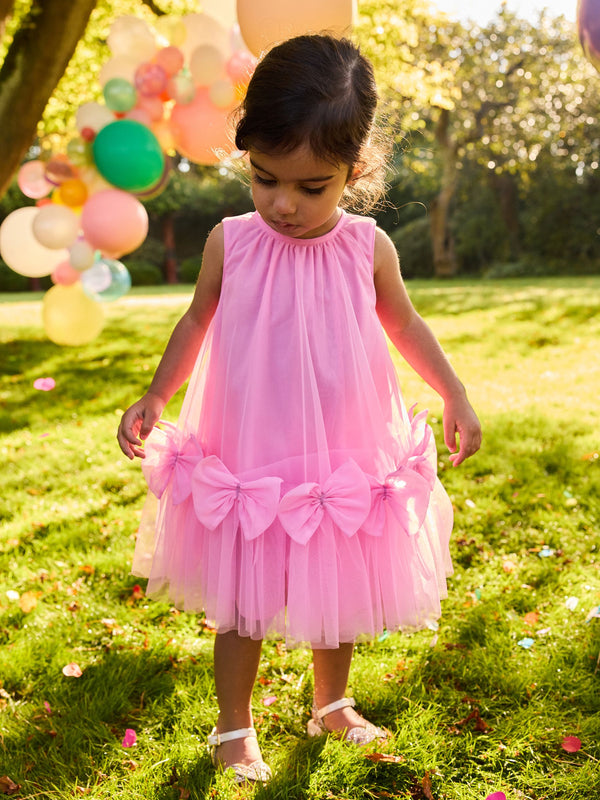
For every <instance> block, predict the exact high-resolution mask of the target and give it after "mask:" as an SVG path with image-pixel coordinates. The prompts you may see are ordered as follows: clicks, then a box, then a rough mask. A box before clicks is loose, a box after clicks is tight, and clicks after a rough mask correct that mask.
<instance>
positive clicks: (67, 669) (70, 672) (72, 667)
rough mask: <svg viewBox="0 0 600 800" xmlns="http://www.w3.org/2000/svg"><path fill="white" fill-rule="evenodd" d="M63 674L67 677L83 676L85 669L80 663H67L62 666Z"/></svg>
mask: <svg viewBox="0 0 600 800" xmlns="http://www.w3.org/2000/svg"><path fill="white" fill-rule="evenodd" d="M62 672H63V675H66V676H67V678H81V676H82V675H83V670H82V669H81V667H80V666H79V664H75V663H71V664H66V665H65V666H64V667H63V668H62Z"/></svg>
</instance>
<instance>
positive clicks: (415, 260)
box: [391, 216, 433, 278]
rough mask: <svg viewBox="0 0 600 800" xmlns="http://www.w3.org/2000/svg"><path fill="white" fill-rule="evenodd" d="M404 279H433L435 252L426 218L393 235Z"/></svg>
mask: <svg viewBox="0 0 600 800" xmlns="http://www.w3.org/2000/svg"><path fill="white" fill-rule="evenodd" d="M391 239H392V241H393V243H394V244H395V245H396V250H397V251H398V257H399V259H400V269H401V270H402V275H403V276H404V278H431V277H433V252H432V250H431V237H430V235H429V220H428V219H427V217H426V216H422V217H420V218H418V219H414V220H412V222H408V223H407V224H406V225H403V226H402V227H401V228H397V229H396V230H395V231H394V232H393V233H392V235H391Z"/></svg>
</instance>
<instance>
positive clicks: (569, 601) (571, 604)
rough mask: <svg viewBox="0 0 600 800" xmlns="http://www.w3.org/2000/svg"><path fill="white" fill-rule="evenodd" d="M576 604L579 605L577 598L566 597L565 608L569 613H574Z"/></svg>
mask: <svg viewBox="0 0 600 800" xmlns="http://www.w3.org/2000/svg"><path fill="white" fill-rule="evenodd" d="M578 603H579V598H578V597H567V599H566V601H565V606H566V607H567V608H568V609H569V611H575V609H576V608H577V604H578Z"/></svg>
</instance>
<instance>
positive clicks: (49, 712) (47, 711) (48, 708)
mask: <svg viewBox="0 0 600 800" xmlns="http://www.w3.org/2000/svg"><path fill="white" fill-rule="evenodd" d="M44 708H45V709H46V714H52V709H51V707H50V703H49V702H48V701H47V700H44Z"/></svg>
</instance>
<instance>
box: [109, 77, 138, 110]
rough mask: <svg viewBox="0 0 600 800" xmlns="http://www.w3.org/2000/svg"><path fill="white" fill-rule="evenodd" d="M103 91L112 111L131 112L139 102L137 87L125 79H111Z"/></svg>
mask: <svg viewBox="0 0 600 800" xmlns="http://www.w3.org/2000/svg"><path fill="white" fill-rule="evenodd" d="M102 91H103V94H104V100H105V102H106V105H107V107H108V108H110V110H111V111H119V112H123V111H129V110H130V109H132V108H133V107H134V105H135V104H136V102H137V92H136V90H135V86H134V85H133V84H132V83H130V82H129V81H128V80H126V79H125V78H111V79H110V80H109V81H107V82H106V83H105V84H104V89H103V90H102Z"/></svg>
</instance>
